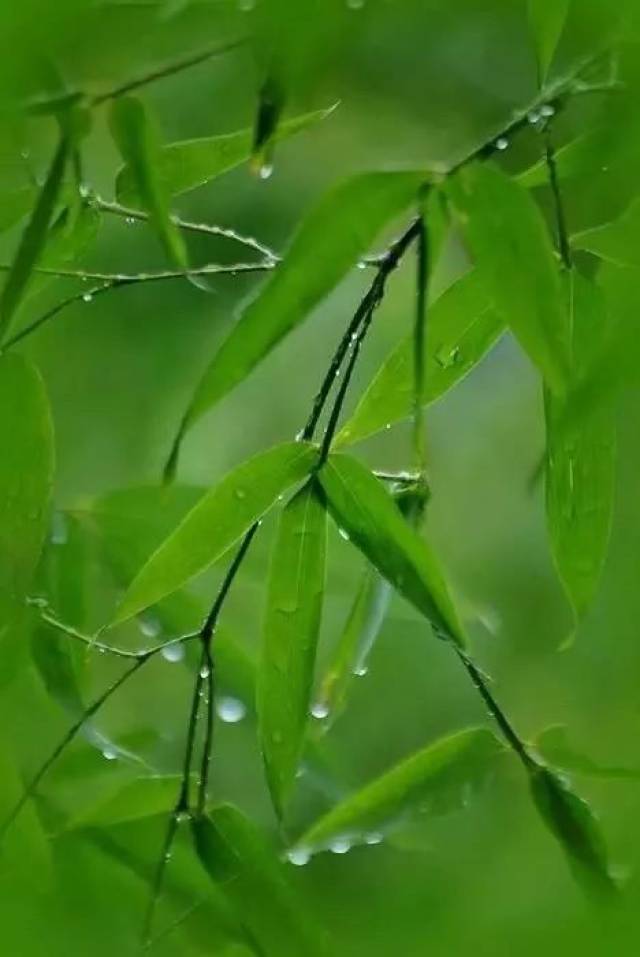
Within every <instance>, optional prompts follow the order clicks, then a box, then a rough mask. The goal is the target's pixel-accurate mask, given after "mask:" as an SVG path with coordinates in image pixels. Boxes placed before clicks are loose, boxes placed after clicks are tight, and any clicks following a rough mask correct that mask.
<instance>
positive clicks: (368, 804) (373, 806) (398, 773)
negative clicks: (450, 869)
mask: <svg viewBox="0 0 640 957" xmlns="http://www.w3.org/2000/svg"><path fill="white" fill-rule="evenodd" d="M501 753H503V748H502V745H501V744H500V743H499V741H498V740H497V738H496V737H495V736H494V735H493V734H492V733H491V732H490V731H488V730H487V729H485V728H470V729H468V730H466V731H460V732H458V733H457V734H452V735H449V736H447V737H445V738H440V739H439V740H438V741H436V742H435V743H434V744H431V745H429V746H428V747H426V748H424V749H423V750H421V751H418V752H417V753H416V754H413V755H411V757H409V758H406V759H405V760H404V761H401V762H400V764H397V765H396V766H395V767H394V768H392V769H391V770H390V771H387V772H386V773H385V774H383V775H382V776H381V777H379V778H377V779H376V780H374V781H372V782H371V783H369V784H367V785H365V786H364V787H363V788H362V790H360V791H356V793H355V794H351V795H349V796H348V797H346V798H345V799H344V801H342V802H341V803H340V804H338V805H336V807H334V808H332V809H331V810H330V811H329V812H328V813H327V814H325V816H324V817H322V818H320V820H319V821H316V823H315V824H312V825H311V827H310V828H309V830H308V831H307V832H306V833H305V834H303V835H302V837H301V838H300V839H299V840H298V841H297V842H296V846H297V847H299V848H302V849H305V850H307V851H313V850H319V849H322V848H326V847H329V846H331V844H332V843H333V842H334V841H336V840H337V839H340V840H344V841H345V842H349V843H352V844H353V843H359V842H366V839H367V835H368V834H369V833H371V832H373V833H380V832H384V831H385V829H388V828H390V827H393V825H396V824H398V823H401V822H402V821H403V820H405V819H406V818H407V816H408V815H412V814H416V813H422V814H424V815H427V814H431V815H435V814H443V813H446V812H448V811H450V810H451V809H452V807H456V806H459V805H460V804H462V803H463V801H464V796H465V792H467V791H469V790H474V789H477V788H478V787H479V785H480V784H481V783H482V781H483V779H484V778H485V776H486V774H487V772H488V771H489V770H490V768H491V765H492V764H493V762H494V761H495V759H496V757H497V756H498V755H499V754H501Z"/></svg>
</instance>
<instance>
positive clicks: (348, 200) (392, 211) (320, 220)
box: [183, 173, 424, 432]
mask: <svg viewBox="0 0 640 957" xmlns="http://www.w3.org/2000/svg"><path fill="white" fill-rule="evenodd" d="M423 179H424V176H423V174H421V173H364V174H361V175H359V176H354V177H353V178H351V179H349V180H347V181H346V182H344V183H341V184H340V185H339V186H337V187H336V188H335V189H333V190H332V191H331V192H330V193H329V194H328V195H327V196H325V197H324V199H322V200H321V202H320V203H319V205H318V206H316V208H315V209H313V210H312V211H311V213H310V214H309V215H308V216H307V218H306V219H305V221H304V223H303V224H302V226H301V227H300V230H299V231H298V233H297V235H296V237H295V238H294V240H293V243H292V246H291V249H290V250H289V253H288V254H287V256H286V257H285V259H284V262H283V263H282V264H281V265H280V266H279V267H278V269H277V270H276V271H275V272H274V273H273V275H272V277H271V278H270V280H269V281H268V282H267V284H266V285H265V286H264V287H263V288H262V289H261V291H260V293H259V294H258V296H257V298H256V299H254V300H253V301H252V302H251V303H250V304H249V306H248V307H247V308H246V309H245V312H244V314H243V316H242V317H241V318H240V320H239V322H238V323H237V324H236V325H235V326H234V327H233V329H232V331H231V333H230V334H229V336H228V337H227V338H226V339H225V341H224V342H223V343H222V346H221V347H220V349H219V350H218V352H217V353H216V355H215V356H214V358H213V360H212V362H211V363H210V365H209V367H208V368H207V369H206V371H205V373H204V376H203V377H202V379H201V381H200V383H199V385H198V387H197V389H196V391H195V394H194V396H193V399H192V401H191V404H190V406H189V409H188V411H187V414H186V417H185V421H184V424H183V432H184V431H185V430H186V429H187V428H188V427H189V426H190V425H192V424H193V423H194V422H195V421H196V420H197V419H198V418H200V416H202V415H203V414H204V413H205V412H206V411H207V410H208V409H210V408H211V407H212V406H213V405H215V403H216V402H218V401H219V400H220V399H221V398H222V397H223V396H224V395H226V393H227V392H229V391H230V390H231V389H232V388H234V386H236V385H238V383H239V382H241V381H242V380H243V379H244V378H245V377H246V376H247V375H248V374H249V373H250V372H251V370H252V369H253V368H254V367H255V366H256V365H257V364H258V363H259V362H260V361H261V360H262V359H263V358H264V357H265V356H266V355H267V354H268V353H269V352H270V351H271V349H273V348H274V347H275V346H276V345H277V344H278V342H280V340H281V339H283V338H284V336H286V335H287V333H289V332H290V331H291V330H292V329H294V328H295V327H296V326H298V325H299V324H300V323H301V322H302V321H303V320H304V319H305V318H306V317H307V315H308V314H309V313H310V312H311V310H312V309H313V308H314V307H315V306H316V305H318V303H319V302H320V301H321V300H322V299H323V298H324V297H325V296H326V295H328V294H329V293H330V292H331V290H332V289H333V288H334V287H335V286H336V285H337V283H338V282H339V281H340V280H341V279H342V278H343V277H344V275H345V273H346V272H347V271H348V270H349V269H350V268H351V267H352V266H353V265H354V263H356V262H357V260H358V259H359V258H360V257H361V256H363V255H364V254H365V253H366V252H367V250H368V249H369V248H370V246H371V244H372V243H373V241H374V240H375V238H376V236H377V235H378V233H379V232H380V230H381V229H382V228H383V227H384V226H385V225H386V223H387V222H388V221H389V220H391V219H392V218H393V217H394V216H396V215H398V214H399V213H401V212H402V211H403V210H404V209H405V208H406V207H407V206H408V205H409V203H410V202H411V200H412V198H413V197H414V196H415V194H416V192H417V190H418V187H419V185H420V183H421V182H422V180H423Z"/></svg>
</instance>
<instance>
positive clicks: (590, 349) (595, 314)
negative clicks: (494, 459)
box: [545, 269, 616, 621]
mask: <svg viewBox="0 0 640 957" xmlns="http://www.w3.org/2000/svg"><path fill="white" fill-rule="evenodd" d="M566 285H567V311H566V320H565V329H566V334H567V341H568V343H569V353H570V356H571V363H572V374H573V376H574V378H575V381H576V382H580V380H581V374H582V372H583V370H585V369H588V368H589V367H590V366H591V364H592V362H593V360H594V358H595V357H596V356H598V354H599V352H600V347H601V343H602V342H603V338H604V334H605V331H606V325H605V319H606V316H605V305H604V301H603V297H602V294H601V292H600V290H599V289H598V288H597V287H596V286H595V284H594V283H592V282H590V281H588V280H587V279H584V278H583V277H582V276H581V275H580V274H579V273H578V272H576V270H575V269H574V270H571V273H570V275H569V276H567V277H566ZM571 399H572V397H571V394H569V397H568V399H564V398H563V399H560V398H558V397H556V396H554V395H553V394H552V393H551V391H550V390H548V389H547V390H546V393H545V418H546V437H547V439H546V465H545V477H546V481H545V488H546V512H547V528H548V533H549V539H550V542H551V547H552V552H553V556H554V560H555V563H556V566H557V568H558V572H559V575H560V578H561V579H562V582H563V584H564V586H565V588H566V590H567V593H568V596H569V599H570V601H571V603H572V606H573V608H574V610H575V614H576V618H577V620H578V621H579V620H580V619H581V618H582V617H583V616H584V614H585V612H586V611H587V609H588V608H589V605H590V604H591V601H592V600H593V596H594V594H595V591H596V588H597V586H598V581H599V579H600V574H601V571H602V566H603V564H604V560H605V557H606V552H607V545H608V542H609V533H610V528H611V519H612V512H613V498H614V489H615V448H616V432H615V421H614V417H613V413H612V409H611V407H610V404H609V403H605V404H603V406H602V407H600V408H596V409H594V410H593V411H592V412H591V414H589V415H587V416H585V417H584V418H583V419H582V420H581V421H580V423H579V424H578V425H576V426H574V427H571V426H568V425H567V417H566V413H565V405H566V403H567V402H569V403H570V402H571Z"/></svg>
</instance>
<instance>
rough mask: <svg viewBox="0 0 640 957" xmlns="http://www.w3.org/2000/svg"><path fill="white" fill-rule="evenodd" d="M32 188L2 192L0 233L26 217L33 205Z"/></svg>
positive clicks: (26, 187) (25, 187) (24, 187)
mask: <svg viewBox="0 0 640 957" xmlns="http://www.w3.org/2000/svg"><path fill="white" fill-rule="evenodd" d="M33 196H34V188H33V186H23V187H21V188H20V189H12V190H11V191H7V192H4V191H3V195H2V199H1V200H0V232H4V230H5V229H10V227H11V226H14V225H15V224H16V223H18V222H19V221H20V220H21V219H22V217H23V216H26V215H27V213H28V212H29V210H30V209H31V207H32V205H33Z"/></svg>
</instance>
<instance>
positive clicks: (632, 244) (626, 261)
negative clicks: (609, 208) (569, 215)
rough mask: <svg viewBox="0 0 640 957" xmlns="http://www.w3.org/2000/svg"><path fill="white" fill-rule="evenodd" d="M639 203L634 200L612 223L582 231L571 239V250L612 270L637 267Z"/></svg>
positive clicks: (639, 259) (639, 223) (639, 251)
mask: <svg viewBox="0 0 640 957" xmlns="http://www.w3.org/2000/svg"><path fill="white" fill-rule="evenodd" d="M639 241H640V199H635V200H634V201H633V202H632V203H631V205H630V206H629V207H628V208H627V209H626V210H625V211H624V213H623V214H622V216H620V217H619V218H618V219H616V220H614V221H613V222H612V223H605V224H604V225H603V226H596V227H595V228H593V229H585V230H584V231H583V232H581V233H576V234H575V235H573V236H572V237H571V245H572V246H573V248H574V249H585V250H586V251H587V252H589V253H592V254H593V255H594V256H598V257H599V258H600V259H604V260H606V261H607V262H611V263H614V264H615V265H616V266H631V267H638V266H640V249H639V248H638V246H639Z"/></svg>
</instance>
